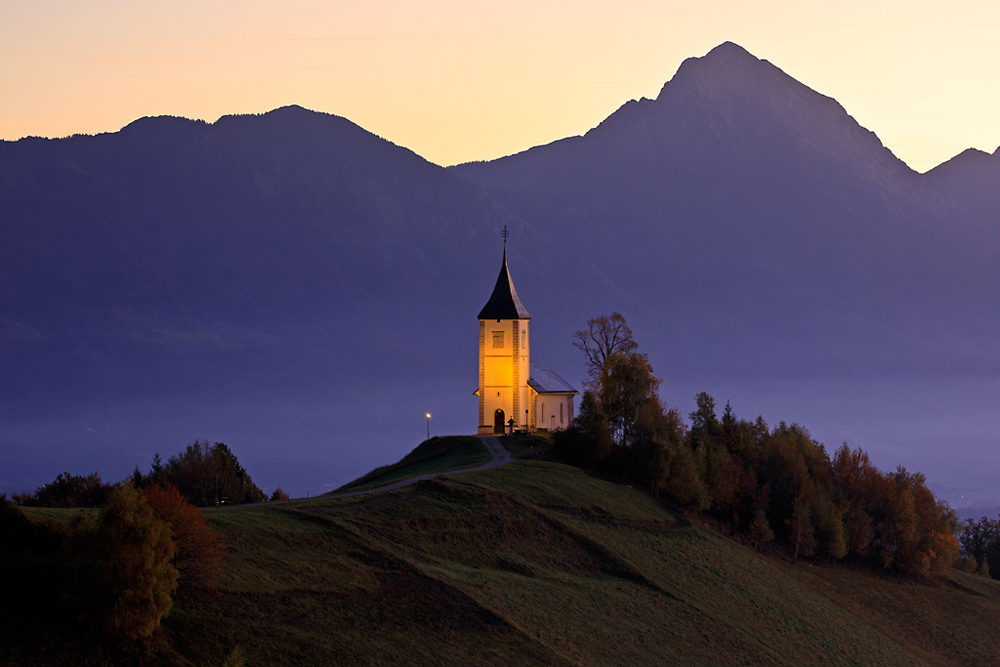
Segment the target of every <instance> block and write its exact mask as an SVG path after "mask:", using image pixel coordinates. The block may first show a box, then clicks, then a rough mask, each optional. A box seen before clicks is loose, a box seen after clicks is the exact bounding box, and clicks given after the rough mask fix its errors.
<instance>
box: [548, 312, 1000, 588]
mask: <svg viewBox="0 0 1000 667" xmlns="http://www.w3.org/2000/svg"><path fill="white" fill-rule="evenodd" d="M587 324H588V328H587V329H585V330H581V331H578V332H576V334H575V340H574V345H575V346H576V347H578V348H579V349H580V350H581V351H582V352H583V353H584V354H585V356H586V357H587V363H588V380H587V382H586V385H585V391H584V394H583V397H582V399H581V404H580V408H579V410H578V416H577V418H576V419H575V420H574V423H573V425H572V426H571V428H569V429H567V430H566V431H563V432H561V433H557V434H556V439H555V442H556V449H557V451H558V452H559V453H560V454H561V456H563V457H564V458H566V459H567V460H569V461H570V462H572V463H575V464H577V465H581V466H584V467H588V468H592V469H595V470H597V471H600V472H603V473H605V474H615V475H623V476H624V477H625V478H627V479H629V480H630V481H631V482H632V483H633V484H637V485H640V486H642V487H645V488H646V489H648V491H649V492H650V493H651V494H652V495H654V496H659V495H661V494H662V495H664V496H665V497H667V498H669V499H671V500H672V501H674V502H675V503H677V504H679V505H681V506H683V507H686V508H689V509H691V510H694V511H696V512H700V513H705V514H708V515H709V516H711V517H712V518H714V519H715V520H717V521H719V522H721V523H722V524H723V525H724V526H727V527H728V529H729V530H730V531H731V532H732V533H734V534H741V535H743V536H744V538H745V539H746V540H747V541H749V542H750V543H751V544H753V546H754V547H755V548H760V547H761V546H762V545H765V544H768V545H771V546H770V547H769V548H774V547H779V548H784V549H787V551H788V552H789V554H790V555H791V557H792V560H793V561H795V560H797V559H798V558H802V557H805V558H826V559H829V560H842V559H857V560H863V561H866V562H869V563H872V564H874V565H875V566H877V567H879V568H882V569H885V570H889V571H893V572H899V573H904V574H908V575H914V576H920V577H938V576H942V575H943V574H944V573H945V571H946V570H947V569H948V568H949V567H951V565H952V564H953V563H954V562H955V560H956V558H957V557H958V554H959V543H958V540H957V538H956V535H957V534H958V531H959V528H960V524H959V522H958V518H957V516H956V514H955V513H954V511H952V510H951V509H950V508H949V507H948V506H947V504H945V503H944V502H942V501H938V500H937V499H936V498H935V497H934V494H933V493H931V491H930V490H929V489H928V488H927V485H926V483H925V482H926V480H925V478H924V476H923V475H921V474H920V473H910V472H908V471H907V470H906V469H905V468H902V467H899V468H897V469H896V470H895V471H891V472H884V471H881V470H878V469H877V468H876V467H875V466H874V465H873V464H872V463H871V461H870V460H869V457H868V455H867V454H866V453H865V452H864V451H862V450H861V449H860V448H859V449H854V450H852V449H850V448H849V447H848V446H847V445H846V444H844V445H843V446H842V447H841V448H840V449H838V450H837V451H836V452H835V453H834V455H833V457H832V458H831V457H830V455H829V454H828V453H827V451H826V449H825V448H824V446H823V445H822V444H820V443H819V442H817V441H816V440H815V439H814V438H813V437H812V436H811V435H810V434H809V432H808V431H807V430H806V429H805V428H803V427H802V426H800V425H798V424H791V425H789V424H786V423H784V422H781V423H779V424H778V425H777V426H775V427H773V428H772V427H770V426H768V424H767V423H765V422H764V420H763V419H762V418H761V417H757V419H755V420H753V421H747V420H744V419H740V418H738V417H737V416H736V414H735V413H734V411H733V409H732V407H731V406H730V405H728V404H727V405H726V406H725V409H724V410H723V413H722V415H721V417H720V416H719V415H718V413H717V409H716V405H715V401H714V399H713V398H712V397H711V396H709V395H708V394H706V393H700V394H698V395H697V397H696V399H695V401H696V409H695V410H694V411H693V412H691V413H690V415H688V417H689V418H690V425H688V424H686V423H685V421H684V419H683V417H682V416H681V414H680V413H679V412H678V411H677V410H676V409H674V408H668V407H666V406H664V405H663V403H662V401H661V399H660V397H659V386H660V379H659V378H657V377H656V376H655V375H654V374H653V369H652V367H651V366H650V363H649V360H648V359H647V357H646V355H645V354H642V353H640V352H639V351H638V344H637V343H636V342H635V340H634V339H633V336H632V331H631V329H630V328H629V327H628V325H627V323H626V322H625V318H624V317H622V316H621V315H620V314H618V313H615V314H613V315H611V316H602V317H598V318H595V319H592V320H589V321H588V323H587ZM998 555H1000V550H998Z"/></svg>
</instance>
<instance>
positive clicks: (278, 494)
mask: <svg viewBox="0 0 1000 667" xmlns="http://www.w3.org/2000/svg"><path fill="white" fill-rule="evenodd" d="M288 498H289V495H288V494H287V493H285V492H284V491H282V490H281V487H280V486H279V487H278V488H276V489H275V490H274V493H272V494H271V501H272V502H273V501H275V500H288Z"/></svg>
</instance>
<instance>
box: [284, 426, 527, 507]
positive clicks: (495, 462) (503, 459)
mask: <svg viewBox="0 0 1000 667" xmlns="http://www.w3.org/2000/svg"><path fill="white" fill-rule="evenodd" d="M480 438H481V439H482V441H483V444H484V445H486V449H487V451H489V453H490V460H489V461H488V462H486V463H484V464H482V465H478V466H473V467H472V468H460V469H459V470H448V471H445V472H434V473H429V474H427V475H418V476H417V477H407V478H406V479H401V480H399V481H398V482H391V483H389V484H385V485H383V486H376V487H374V488H371V489H365V490H364V491H348V492H347V493H337V494H334V495H323V496H316V497H317V498H321V497H322V498H348V497H350V496H360V495H364V494H366V493H378V492H379V491H390V490H392V489H398V488H400V487H403V486H409V485H410V484H415V483H417V482H419V481H421V480H424V479H434V478H435V477H440V476H441V475H454V474H456V473H460V472H476V471H477V470H486V469H487V468H496V467H497V466H502V465H506V464H508V463H510V462H511V458H510V452H509V451H507V448H506V447H504V446H503V443H501V442H500V438H498V437H497V436H495V435H484V436H480ZM299 500H302V499H301V498H299ZM269 504H270V503H269Z"/></svg>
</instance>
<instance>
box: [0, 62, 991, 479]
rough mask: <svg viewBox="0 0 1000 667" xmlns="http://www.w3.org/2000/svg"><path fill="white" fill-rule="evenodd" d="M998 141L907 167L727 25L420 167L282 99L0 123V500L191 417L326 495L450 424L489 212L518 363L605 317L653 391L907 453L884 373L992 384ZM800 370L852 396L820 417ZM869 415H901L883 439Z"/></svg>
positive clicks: (917, 380)
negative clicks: (34, 124) (664, 71)
mask: <svg viewBox="0 0 1000 667" xmlns="http://www.w3.org/2000/svg"><path fill="white" fill-rule="evenodd" d="M998 161H1000V156H998V154H996V153H994V154H993V155H989V154H986V153H981V152H976V151H973V152H966V153H963V154H962V155H960V156H956V158H954V159H953V160H951V161H949V162H947V163H945V164H944V165H941V166H939V167H938V168H936V169H934V170H931V171H930V172H928V173H926V174H918V173H916V172H914V171H913V170H911V169H910V168H909V167H907V166H906V165H905V164H904V163H902V162H901V161H900V160H898V159H897V158H896V157H895V156H894V155H892V153H891V152H890V151H889V150H888V149H886V148H885V147H884V146H883V145H882V144H881V142H880V141H879V140H878V137H876V136H875V135H874V134H873V133H871V132H869V131H868V130H866V129H864V128H862V127H861V126H860V125H858V123H857V122H856V121H855V120H854V119H853V118H851V117H850V116H849V115H848V113H847V111H846V110H844V109H843V107H841V106H840V105H839V104H838V103H837V102H836V101H835V100H833V99H831V98H829V97H825V96H823V95H821V94H819V93H816V92H815V91H812V90H811V89H809V88H808V87H806V86H805V85H803V84H801V83H799V82H797V81H795V80H794V79H793V78H791V77H789V76H788V75H787V74H785V73H784V72H782V71H781V70H780V69H779V68H777V67H776V66H774V65H772V64H771V63H768V62H767V61H763V60H759V59H757V58H756V57H754V56H752V55H751V54H749V53H748V52H746V51H745V50H744V49H742V48H741V47H739V46H737V45H735V44H731V43H726V44H723V45H721V46H719V47H717V48H716V49H713V50H712V51H711V52H710V53H709V54H707V55H706V56H704V57H701V58H692V59H689V60H686V61H685V62H684V63H683V64H682V65H681V66H680V68H679V69H678V71H677V73H676V75H675V76H674V77H673V78H672V79H671V80H670V81H668V82H667V83H666V84H665V85H664V86H663V89H662V90H661V92H660V94H659V95H658V97H657V98H656V99H655V100H647V99H643V100H638V101H631V102H628V103H626V104H624V105H623V106H622V107H621V108H620V109H618V110H617V111H616V112H615V113H613V114H611V115H610V116H609V117H608V118H607V119H605V120H604V121H603V122H602V123H601V124H600V125H598V126H597V127H596V128H594V129H593V130H591V131H590V132H588V133H587V134H585V135H584V136H582V137H571V138H567V139H563V140H561V141H557V142H554V143H552V144H549V145H546V146H540V147H536V148H533V149H530V150H528V151H525V152H523V153H520V154H517V155H513V156H509V157H506V158H502V159H499V160H495V161H492V162H486V163H470V164H465V165H458V166H455V167H451V168H449V169H444V168H442V167H439V166H437V165H434V164H431V163H429V162H427V161H426V160H424V159H423V158H421V157H420V156H418V155H416V154H414V153H413V152H412V151H409V150H408V149H405V148H403V147H399V146H396V145H394V144H391V143H390V142H387V141H385V140H382V139H380V138H378V137H377V136H375V135H373V134H372V133H370V132H368V131H366V130H364V129H362V128H360V127H358V126H357V125H355V124H353V123H351V122H350V121H348V120H347V119H344V118H340V117H337V116H333V115H329V114H322V113H316V112H311V111H308V110H305V109H302V108H300V107H294V106H293V107H284V108H281V109H277V110H275V111H272V112H269V113H267V114H263V115H260V116H225V117H223V118H221V119H219V120H218V121H217V122H215V123H204V122H200V121H189V120H185V119H179V118H171V117H159V118H144V119H140V120H138V121H136V122H134V123H132V124H130V125H129V126H127V127H125V128H123V129H122V130H121V131H120V132H117V133H111V134H105V135H98V136H93V137H88V136H75V137H69V138H66V139H59V140H43V139H23V140H20V141H17V142H0V211H2V212H3V215H2V220H0V343H2V345H0V369H2V370H3V372H2V373H0V445H3V446H2V447H0V450H2V451H4V452H6V456H7V457H8V458H7V459H6V460H0V470H4V469H6V470H11V471H19V472H14V473H7V474H8V475H11V476H12V477H11V479H8V480H4V479H0V489H2V488H3V487H2V485H4V484H8V485H9V484H15V483H18V482H17V479H30V480H33V481H32V482H28V484H39V483H42V482H45V481H49V480H51V479H52V478H54V476H55V474H57V473H58V472H61V471H62V470H63V469H65V468H66V467H68V466H69V465H70V463H71V462H72V461H73V460H77V461H79V462H80V465H84V468H83V469H82V470H81V471H82V472H89V471H90V470H92V469H93V468H94V467H98V468H100V469H101V470H102V473H104V474H105V475H106V476H108V477H113V473H112V472H109V471H106V470H105V465H106V464H102V463H101V461H111V460H114V461H120V460H122V459H127V460H126V461H125V462H124V463H122V464H120V465H122V466H123V467H124V470H125V472H128V471H130V470H131V468H132V466H133V465H135V464H139V465H140V466H142V465H144V460H148V458H149V457H151V455H152V452H153V451H156V450H158V449H159V450H163V451H164V452H169V451H171V449H169V448H170V447H173V448H178V449H179V448H180V447H181V446H182V445H183V444H186V442H184V441H185V440H186V441H191V440H193V439H195V438H196V437H207V438H217V439H229V440H231V442H229V444H230V445H232V446H233V449H234V451H236V452H237V453H239V452H240V444H239V443H240V442H243V443H245V445H244V446H245V447H246V450H247V454H246V455H245V457H244V458H245V459H247V460H243V461H242V462H243V463H244V464H245V465H246V467H247V468H248V469H249V470H251V471H252V472H253V473H254V475H255V479H257V478H258V477H260V474H259V473H258V472H257V470H256V469H255V468H254V465H253V464H254V463H255V462H259V465H261V466H267V467H268V468H269V470H271V471H272V472H273V474H274V475H275V477H276V479H275V480H274V482H273V484H275V485H276V484H278V483H280V484H281V485H282V487H283V488H285V489H286V490H292V491H293V492H294V490H295V488H296V487H295V484H294V483H287V482H286V478H287V476H288V475H306V476H305V477H302V478H301V479H302V480H309V481H302V482H301V483H300V488H302V489H303V490H304V489H305V488H308V487H312V488H314V489H315V488H317V485H320V484H329V486H330V488H332V486H335V485H336V484H337V483H339V482H342V481H345V480H346V479H347V478H350V477H352V476H357V474H360V472H362V471H363V470H367V469H370V468H372V467H374V466H375V465H378V464H380V463H384V462H385V460H386V459H391V458H393V457H396V456H399V455H401V454H402V453H403V452H404V451H405V450H407V449H408V448H409V445H411V444H412V440H411V439H410V435H413V434H416V435H419V432H418V431H420V432H422V429H423V428H424V426H425V424H424V423H423V422H424V414H425V413H426V412H428V411H430V412H432V413H433V414H434V415H435V417H434V420H433V425H434V426H435V432H471V431H472V429H474V428H475V426H476V425H475V424H474V423H473V421H474V420H475V410H474V401H473V398H472V396H471V392H472V391H473V390H474V389H475V354H476V352H475V349H476V348H475V340H474V339H475V326H474V325H475V314H476V313H477V312H478V310H479V308H481V307H482V304H483V303H484V302H485V299H486V298H487V297H488V295H489V290H490V288H491V286H492V285H493V282H494V280H495V276H496V271H497V269H498V268H499V265H500V252H501V243H500V239H499V236H498V234H497V232H498V230H499V229H500V228H501V227H502V226H504V225H507V226H508V227H509V228H510V229H511V230H512V231H513V237H512V239H511V241H510V242H509V245H508V251H509V253H510V268H511V272H512V276H513V278H514V280H515V282H516V284H517V285H518V291H519V293H520V294H521V298H522V299H523V300H524V303H525V306H526V307H527V308H528V309H529V310H530V312H531V313H532V315H533V320H532V331H533V339H532V340H533V350H534V351H533V353H532V354H533V359H532V361H534V362H540V363H542V364H544V365H546V366H551V367H553V368H557V369H559V372H560V375H563V376H564V377H566V378H567V379H568V380H569V381H570V382H571V383H573V384H575V385H577V386H578V388H579V381H580V380H581V379H582V378H583V376H584V369H583V362H582V359H580V358H579V356H578V354H577V353H576V351H575V350H574V349H573V348H572V347H571V345H570V342H571V337H572V333H573V331H574V330H576V329H579V328H581V327H582V326H583V325H584V324H585V322H586V320H587V318H589V317H594V316H597V315H600V314H607V313H610V312H613V311H620V312H622V313H624V314H625V315H626V317H627V318H628V321H629V323H630V324H631V325H632V326H633V329H634V330H635V331H636V337H637V340H638V341H639V343H640V345H641V346H642V348H643V349H644V350H646V351H648V352H649V355H650V359H651V361H652V363H653V367H654V369H655V370H656V372H657V373H658V374H660V375H662V376H663V377H664V378H665V382H664V392H665V394H666V399H667V400H668V402H671V403H678V404H680V405H681V409H682V411H684V410H686V409H687V408H686V407H685V406H684V405H683V403H682V401H685V400H690V396H691V395H693V393H694V391H696V390H703V389H712V390H713V391H716V392H722V394H721V395H720V396H719V399H720V401H722V402H724V401H725V400H727V399H730V398H732V399H733V400H734V407H735V408H736V409H737V411H754V412H756V411H761V412H766V413H767V414H768V415H771V414H775V413H777V414H779V415H781V416H780V418H788V419H791V420H799V421H802V422H804V423H805V425H806V426H811V427H812V428H814V429H815V430H816V432H817V435H818V436H820V437H821V438H823V439H824V441H826V442H827V444H828V445H831V446H835V445H837V444H839V440H841V439H847V438H850V439H851V440H852V442H851V444H852V445H853V444H863V445H865V446H866V447H869V448H870V447H872V446H875V447H879V446H883V447H885V448H886V450H885V451H887V452H888V451H895V452H897V453H898V452H903V453H904V457H903V459H904V460H903V461H895V462H904V463H907V464H908V465H910V466H914V465H917V464H921V462H922V461H927V460H928V459H926V458H924V459H921V458H920V457H919V456H918V457H916V458H913V459H906V455H908V454H907V452H909V451H910V450H907V449H906V445H904V444H903V443H906V442H913V441H919V439H920V438H925V437H931V436H930V435H928V434H930V433H932V432H933V433H935V435H934V437H938V436H937V435H936V433H937V432H936V430H935V429H936V428H937V426H936V425H935V424H944V422H943V421H939V422H934V423H931V422H920V419H932V418H933V414H932V413H931V412H930V411H928V410H923V411H922V412H921V414H919V415H916V416H912V417H911V416H910V415H909V413H908V412H907V410H909V407H907V406H910V405H913V404H914V400H915V399H916V400H918V401H919V400H923V399H922V398H921V397H922V396H923V394H921V395H920V396H917V395H916V394H915V393H914V394H912V395H911V394H907V393H906V392H908V391H913V392H916V391H917V389H916V388H915V387H918V386H919V387H924V386H929V387H944V386H945V385H948V383H949V382H954V383H959V384H958V385H956V386H965V385H962V384H961V383H962V382H964V380H963V378H966V377H974V378H977V381H978V382H983V383H988V386H990V387H992V386H993V385H992V384H989V383H992V382H993V381H994V380H995V379H996V378H997V377H998V374H1000V350H998V347H997V342H996V337H995V331H997V329H998V327H1000V287H998V286H1000V262H998V261H997V248H998V247H1000V244H998V241H1000V239H998V238H997V236H998V233H1000V231H998V229H997V225H996V219H995V211H996V204H997V196H998V195H997V194H996V193H997V192H1000V187H997V186H998V185H1000V168H998V166H997V165H998V164H1000V162H998ZM883 381H886V382H895V383H897V384H895V385H893V389H891V390H880V389H879V390H877V389H875V388H874V387H878V386H880V385H878V384H877V383H879V382H883ZM768 383H771V384H768ZM782 383H784V384H782ZM788 383H791V385H789V384H788ZM795 383H807V384H808V385H809V386H810V387H816V388H814V389H811V390H810V391H808V392H803V391H802V390H801V388H799V387H800V385H797V384H795ZM831 383H848V385H849V386H850V387H851V388H850V389H849V390H847V393H848V394H850V395H858V396H861V395H867V394H866V393H865V392H868V391H870V392H872V395H874V396H876V398H875V399H873V401H872V403H879V404H878V405H875V404H872V405H867V404H865V405H860V406H857V407H852V413H851V414H850V416H849V424H847V423H844V422H845V418H844V417H843V416H841V415H840V414H837V413H836V412H833V411H830V410H829V409H825V410H824V406H829V405H833V404H836V403H837V401H842V400H843V399H842V397H841V396H840V394H839V393H836V392H842V391H843V390H842V389H837V390H836V392H835V393H831V392H834V390H833V389H830V387H831V386H832V385H831ZM765 384H766V385H767V386H768V387H771V386H778V385H780V386H782V387H785V386H793V387H796V388H793V389H784V388H783V389H780V391H779V390H774V391H775V392H777V393H768V392H770V391H771V390H770V389H767V390H766V391H765V389H762V387H763V386H764V385H765ZM841 386H843V385H838V387H841ZM949 386H950V385H949ZM713 387H714V388H713ZM859 388H860V389H859ZM886 391H888V395H887V394H886V393H885V392H886ZM930 391H931V393H930V394H927V396H932V397H933V398H931V399H929V400H930V402H932V403H933V404H934V405H936V406H938V407H940V409H942V410H946V411H950V412H952V413H954V414H955V415H956V416H957V415H959V414H965V413H964V412H963V411H964V410H969V411H971V412H972V413H974V414H973V415H972V416H971V417H970V418H968V419H964V418H963V419H956V421H957V422H959V423H960V424H961V427H960V428H959V430H958V431H956V432H955V434H954V437H955V438H956V440H955V443H958V444H955V445H954V446H959V445H961V443H962V442H973V441H975V442H976V443H978V444H977V445H976V446H977V447H986V446H987V444H989V443H995V441H994V440H990V438H991V437H992V436H990V435H988V433H990V432H991V429H990V428H988V424H987V421H988V420H987V419H986V418H985V416H982V415H984V414H985V413H986V412H987V411H988V409H989V407H988V406H989V404H991V403H990V402H991V400H992V399H991V396H992V394H991V393H989V392H988V391H987V392H978V393H976V396H977V397H978V398H976V399H975V400H964V401H962V400H961V399H959V398H957V396H958V393H956V392H953V391H950V390H945V389H932V390H930ZM937 391H942V392H945V393H944V394H941V395H938V394H937V393H934V392H937ZM781 392H785V393H781ZM789 392H790V393H789ZM810 392H812V393H810ZM804 396H808V397H811V398H810V402H809V403H807V404H800V403H798V402H797V401H799V400H800V399H801V398H802V397H804ZM741 400H742V401H743V404H742V405H741V403H740V401H741ZM980 400H981V401H983V403H978V402H977V401H980ZM785 406H795V407H797V408H799V409H801V410H802V413H798V414H788V413H787V412H784V411H783V409H790V407H789V408H785ZM980 413H982V415H981V414H980ZM135 415H138V416H135ZM977 415H980V416H977ZM133 416H135V417H134V419H135V421H134V423H132V422H130V421H129V420H131V419H133ZM769 418H771V417H770V416H769ZM810 419H812V420H813V421H812V422H811V421H810ZM882 419H886V420H890V421H891V423H893V424H895V423H898V422H906V421H907V420H911V419H912V420H916V421H913V423H901V426H900V429H901V430H900V432H899V435H898V437H897V436H895V435H894V436H891V437H888V436H885V435H884V431H885V429H886V428H887V427H886V426H878V427H875V426H873V424H875V423H876V422H878V423H880V424H881V423H882V422H879V421H878V420H882ZM824 420H826V421H824ZM817 424H818V425H817ZM932 426H933V427H934V428H931V427H932ZM373 428H377V430H378V434H377V435H373V431H372V429H373ZM962 428H965V429H970V430H967V431H962V430H961V429H962ZM437 429H441V430H440V431H438V430H437ZM945 435H946V437H951V434H947V433H946V434H945ZM368 438H374V439H373V440H372V441H371V443H370V444H369V445H368V446H365V447H358V446H357V444H356V443H358V442H361V441H366V439H368ZM179 440H180V442H178V441H179ZM38 442H44V443H48V444H47V445H46V447H49V448H50V449H51V451H52V452H53V455H52V456H53V457H54V458H55V459H58V460H59V461H61V463H59V464H58V469H56V468H55V467H53V466H54V465H55V464H54V463H48V462H46V463H44V464H42V463H39V462H38V460H37V458H38V457H35V456H34V455H32V454H31V452H32V451H33V449H32V447H34V446H35V443H38ZM887 442H889V443H890V444H886V443H887ZM969 446H971V445H969ZM67 452H69V453H70V454H67ZM95 456H96V457H98V458H96V459H95ZM59 457H63V458H59ZM67 457H69V458H67ZM74 457H75V458H74ZM100 457H104V458H103V459H102V458H100ZM43 458H44V457H43ZM897 459H898V457H897ZM85 461H86V462H87V463H85V464H84V463H83V462H85ZM91 461H93V462H92V463H91ZM895 462H894V463H893V465H894V464H895ZM934 462H935V463H937V459H934ZM956 465H957V464H956ZM304 468H305V469H308V472H307V473H303V472H301V471H302V470H303V469H304ZM980 472H981V471H976V472H975V474H979V473H980ZM942 474H943V473H942ZM963 474H965V473H959V472H954V474H952V473H949V474H948V479H949V480H950V481H949V482H948V483H949V484H952V483H953V482H954V483H955V484H957V483H958V482H957V481H955V480H957V479H959V478H961V476H962V475H963ZM970 474H971V473H970ZM975 474H973V476H975ZM16 475H19V477H15V476H16ZM309 475H312V477H309ZM333 477H336V479H332V478H333ZM321 480H322V481H321ZM325 480H328V482H327V481H325ZM261 481H262V485H264V486H267V485H268V484H269V483H270V482H269V481H268V480H267V479H266V478H265V479H262V480H261ZM931 481H932V483H933V481H934V480H933V479H931ZM290 487H291V488H290ZM939 488H940V487H939Z"/></svg>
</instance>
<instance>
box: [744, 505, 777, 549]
mask: <svg viewBox="0 0 1000 667" xmlns="http://www.w3.org/2000/svg"><path fill="white" fill-rule="evenodd" d="M747 537H749V538H750V542H751V543H753V548H754V550H755V551H756V550H757V549H758V548H759V547H760V545H762V544H767V543H768V542H770V541H771V540H773V539H774V531H773V530H771V526H770V524H769V523H768V522H767V514H765V513H764V510H757V511H756V512H755V513H754V516H753V523H751V524H750V532H749V534H748V535H747Z"/></svg>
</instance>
